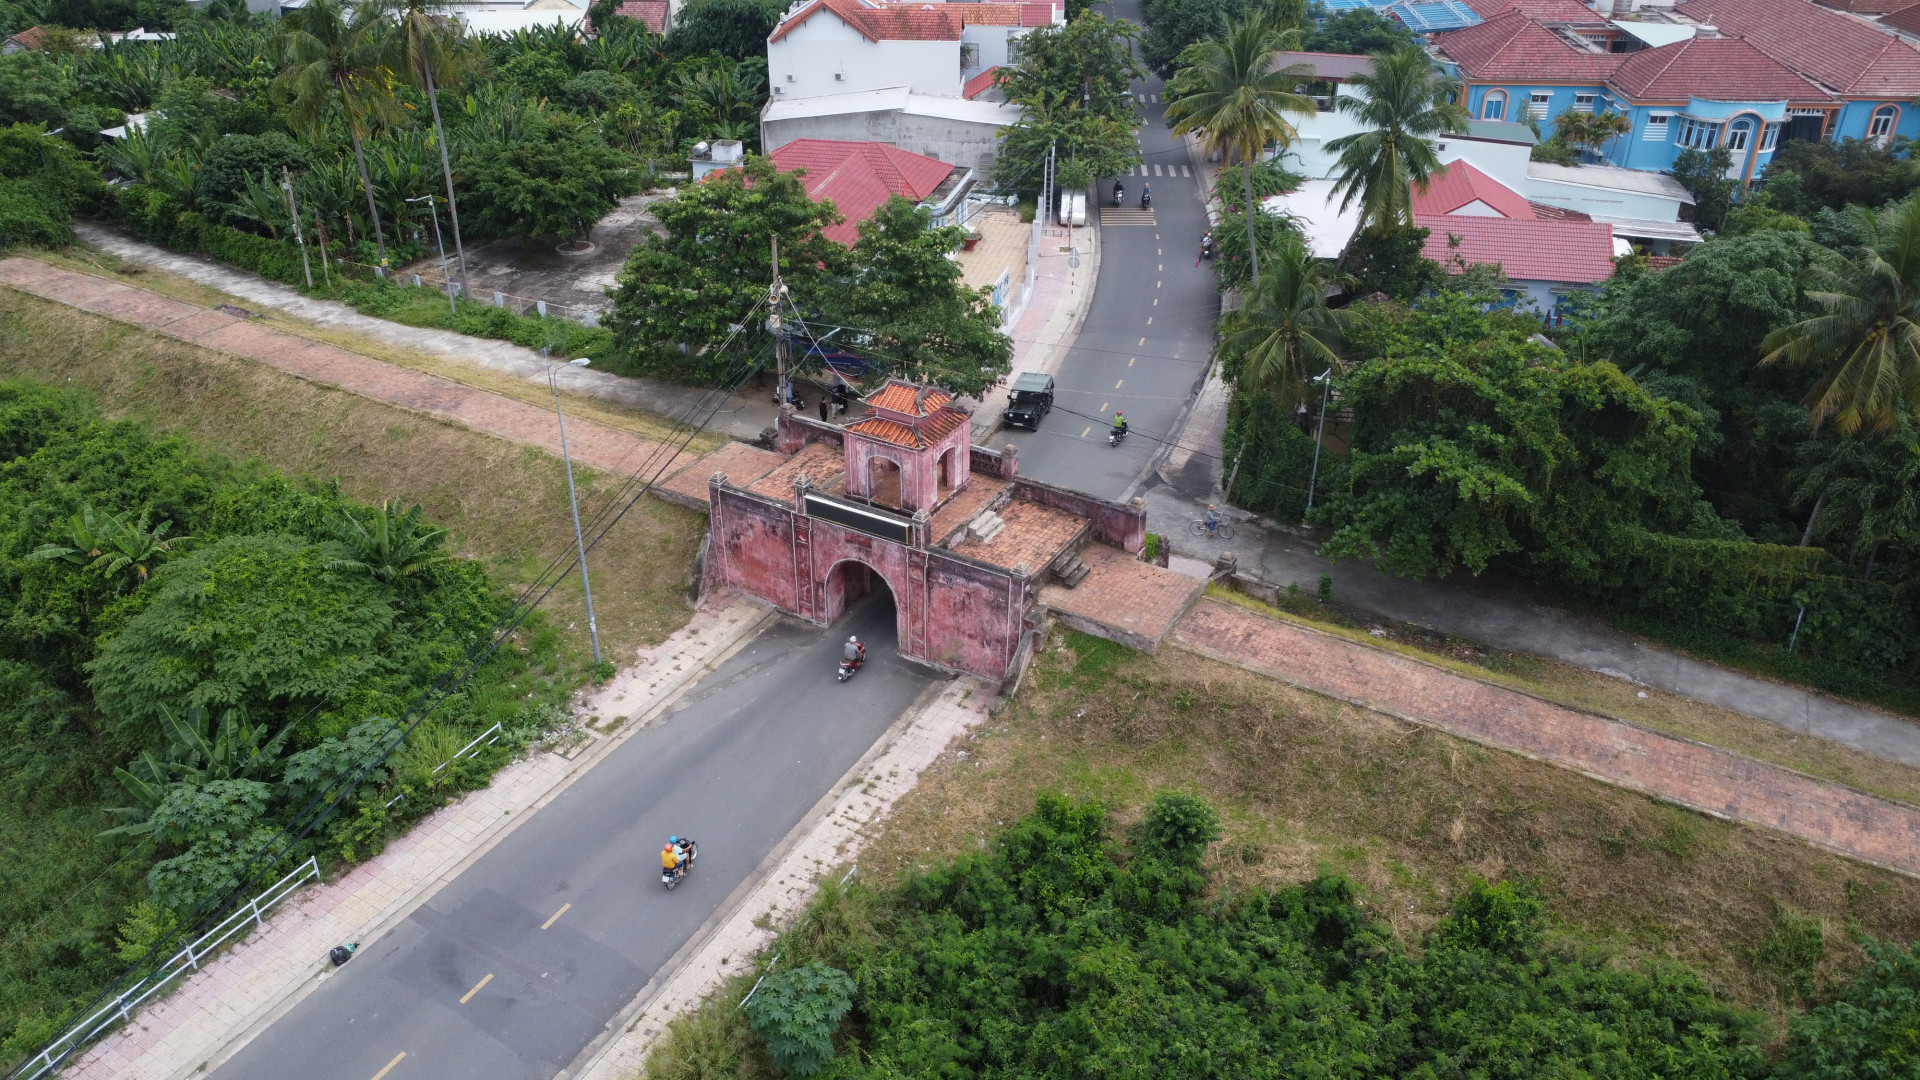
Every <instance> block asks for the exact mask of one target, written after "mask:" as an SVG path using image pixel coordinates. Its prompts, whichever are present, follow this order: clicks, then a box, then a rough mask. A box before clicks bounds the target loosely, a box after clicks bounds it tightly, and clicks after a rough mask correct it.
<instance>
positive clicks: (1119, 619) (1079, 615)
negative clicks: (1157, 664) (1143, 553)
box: [1040, 544, 1207, 652]
mask: <svg viewBox="0 0 1920 1080" xmlns="http://www.w3.org/2000/svg"><path fill="white" fill-rule="evenodd" d="M1080 558H1081V560H1082V561H1084V562H1085V563H1086V564H1087V570H1088V573H1087V578H1086V580H1085V581H1082V582H1081V583H1080V585H1079V586H1078V587H1077V588H1072V589H1068V588H1064V587H1062V586H1060V585H1052V584H1049V585H1043V586H1041V588H1040V603H1041V605H1042V606H1044V607H1045V608H1046V609H1047V610H1048V611H1051V612H1053V613H1054V614H1055V615H1058V616H1060V618H1061V621H1063V622H1065V623H1066V624H1067V625H1068V626H1071V627H1073V628H1074V629H1076V630H1085V631H1087V632H1089V633H1097V634H1100V635H1101V636H1102V637H1109V638H1113V639H1114V640H1116V641H1121V642H1124V643H1125V644H1128V645H1131V646H1133V647H1134V648H1136V649H1145V650H1147V651H1148V652H1153V651H1154V650H1156V649H1158V648H1159V647H1160V642H1161V641H1162V640H1164V639H1165V638H1166V636H1167V631H1169V630H1171V629H1173V627H1174V625H1175V623H1176V622H1178V620H1179V618H1180V616H1182V615H1184V614H1186V612H1187V608H1189V607H1191V606H1192V605H1193V602H1194V601H1195V600H1197V599H1199V597H1200V594H1201V593H1203V592H1205V591H1206V588H1207V579H1206V577H1205V576H1201V577H1193V576H1191V575H1188V574H1182V573H1180V572H1178V571H1176V570H1163V569H1161V568H1160V567H1158V566H1154V565H1153V564H1152V563H1144V562H1141V561H1140V560H1139V559H1136V558H1134V557H1133V556H1131V555H1128V554H1127V553H1126V552H1124V551H1121V550H1120V549H1118V548H1111V547H1108V546H1107V545H1105V544H1088V545H1087V546H1086V547H1083V548H1081V549H1080ZM1088 623H1091V624H1093V625H1092V626H1089V625H1087V624H1088Z"/></svg>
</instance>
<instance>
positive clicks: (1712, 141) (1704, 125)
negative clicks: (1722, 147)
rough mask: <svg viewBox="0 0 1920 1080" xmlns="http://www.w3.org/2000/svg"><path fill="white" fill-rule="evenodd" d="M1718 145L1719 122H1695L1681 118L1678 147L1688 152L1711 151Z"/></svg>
mask: <svg viewBox="0 0 1920 1080" xmlns="http://www.w3.org/2000/svg"><path fill="white" fill-rule="evenodd" d="M1719 144H1720V122H1719V121H1717V120H1695V119H1694V118H1692V117H1690V116H1688V117H1682V118H1681V120H1680V145H1681V146H1684V147H1687V148H1688V149H1690V150H1711V149H1713V148H1714V147H1715V146H1718V145H1719Z"/></svg>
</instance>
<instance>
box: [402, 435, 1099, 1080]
mask: <svg viewBox="0 0 1920 1080" xmlns="http://www.w3.org/2000/svg"><path fill="white" fill-rule="evenodd" d="M1091 434H1093V426H1092V425H1091V424H1089V425H1088V426H1087V430H1085V431H1083V432H1081V433H1080V437H1081V438H1083V439H1084V438H1086V437H1087V436H1089V435H1091ZM376 1080H377V1078H376Z"/></svg>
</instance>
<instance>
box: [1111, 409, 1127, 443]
mask: <svg viewBox="0 0 1920 1080" xmlns="http://www.w3.org/2000/svg"><path fill="white" fill-rule="evenodd" d="M1113 434H1114V435H1115V436H1116V437H1118V438H1125V437H1126V434H1127V414H1126V413H1123V412H1116V413H1114V414H1113Z"/></svg>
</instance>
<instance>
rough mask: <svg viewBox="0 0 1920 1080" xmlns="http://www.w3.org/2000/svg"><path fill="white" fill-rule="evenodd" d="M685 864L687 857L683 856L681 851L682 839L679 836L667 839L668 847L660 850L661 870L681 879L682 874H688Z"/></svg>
mask: <svg viewBox="0 0 1920 1080" xmlns="http://www.w3.org/2000/svg"><path fill="white" fill-rule="evenodd" d="M685 864H686V857H685V856H684V855H682V854H681V851H680V838H679V837H677V836H669V837H667V844H666V846H665V847H663V848H661V849H660V869H662V870H664V871H666V872H667V873H669V874H672V875H673V876H675V877H679V876H680V875H681V874H684V873H686V872H687V871H686V866H685Z"/></svg>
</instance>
